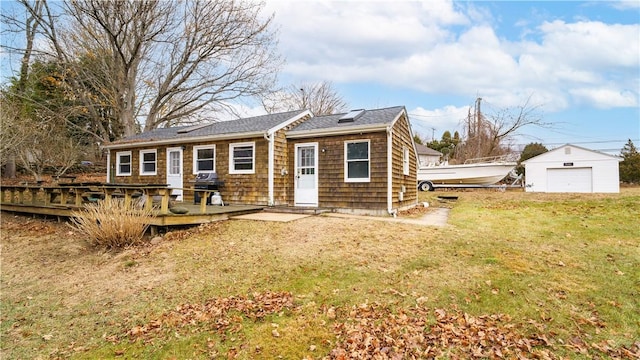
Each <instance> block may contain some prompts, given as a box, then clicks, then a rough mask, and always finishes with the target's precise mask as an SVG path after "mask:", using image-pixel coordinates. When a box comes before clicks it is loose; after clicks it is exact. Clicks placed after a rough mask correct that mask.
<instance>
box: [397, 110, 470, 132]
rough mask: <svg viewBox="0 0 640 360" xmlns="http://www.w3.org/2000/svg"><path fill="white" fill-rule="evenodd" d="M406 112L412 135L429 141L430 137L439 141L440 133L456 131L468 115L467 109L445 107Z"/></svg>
mask: <svg viewBox="0 0 640 360" xmlns="http://www.w3.org/2000/svg"><path fill="white" fill-rule="evenodd" d="M407 111H408V112H409V119H411V126H412V128H413V132H414V134H418V135H419V136H420V137H421V138H423V139H426V140H429V141H430V140H431V138H432V136H435V138H436V139H440V138H441V136H442V133H443V132H445V131H447V130H448V131H451V132H454V131H456V130H458V128H459V125H460V124H461V122H462V121H463V120H464V119H466V117H467V115H468V113H469V107H467V106H464V107H456V106H445V107H443V108H440V109H435V110H427V109H424V108H422V107H417V108H415V109H412V110H407Z"/></svg>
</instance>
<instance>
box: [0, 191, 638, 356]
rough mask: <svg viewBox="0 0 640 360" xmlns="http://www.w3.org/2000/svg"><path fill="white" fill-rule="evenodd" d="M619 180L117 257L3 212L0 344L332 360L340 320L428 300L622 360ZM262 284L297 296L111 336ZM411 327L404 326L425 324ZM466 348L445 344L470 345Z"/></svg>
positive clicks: (76, 352) (305, 224)
mask: <svg viewBox="0 0 640 360" xmlns="http://www.w3.org/2000/svg"><path fill="white" fill-rule="evenodd" d="M623 190H624V191H623V193H622V194H619V195H615V194H614V195H607V196H603V195H594V196H593V197H592V196H588V195H579V196H573V195H571V196H569V195H567V196H561V195H558V196H555V195H553V196H552V195H550V194H525V193H520V192H511V191H507V192H506V193H496V192H482V191H480V192H459V193H457V194H458V195H459V200H458V201H457V202H456V203H455V204H454V205H452V207H453V209H452V210H451V213H450V220H449V223H450V224H451V226H449V227H447V228H444V229H441V228H431V227H424V226H414V225H409V224H402V223H395V222H393V223H392V222H379V221H370V220H362V219H348V218H330V217H321V216H316V217H309V218H305V219H301V220H298V221H294V222H291V223H270V222H257V221H240V220H239V221H227V222H222V223H216V224H209V225H206V226H201V227H196V228H190V229H186V230H180V231H171V232H170V233H168V234H166V235H165V236H164V237H163V241H161V242H160V243H159V244H158V245H154V246H143V247H139V248H131V249H126V250H124V251H121V252H110V251H99V250H96V249H95V248H89V247H86V246H85V245H84V244H83V241H82V239H81V237H80V236H79V235H78V234H77V233H75V232H73V231H70V230H69V228H68V227H67V226H66V225H65V224H59V223H56V222H50V221H41V220H33V219H29V218H24V217H14V216H13V215H7V214H3V216H2V219H0V221H1V232H2V243H1V250H2V253H1V256H2V272H1V273H0V280H1V285H2V294H1V301H0V314H2V315H1V322H0V331H1V333H0V336H2V343H1V344H0V350H1V351H2V354H3V357H5V356H6V357H7V358H38V357H41V358H47V357H52V358H56V357H62V358H69V357H73V358H112V357H117V356H122V357H129V358H131V357H138V358H171V357H178V358H180V357H191V358H210V357H211V356H212V355H213V354H215V355H216V356H228V355H232V356H233V357H236V358H241V359H242V358H244V359H257V358H264V359H272V358H276V357H277V356H282V357H283V358H304V357H312V358H322V357H325V356H329V355H330V354H331V350H332V349H336V348H339V347H341V348H346V343H344V342H342V340H345V339H347V338H348V337H349V336H351V333H350V332H342V330H341V329H347V328H348V329H354V331H361V332H362V334H366V333H367V331H372V333H371V336H374V335H375V336H377V334H381V333H378V332H376V331H375V329H376V328H375V327H374V325H375V326H378V325H380V324H381V323H383V322H390V321H399V320H400V319H401V317H400V316H401V314H405V315H406V316H407V319H406V323H407V324H411V323H412V322H413V321H418V320H419V319H420V318H421V316H418V315H416V314H417V313H415V314H414V313H412V311H413V310H412V309H415V308H416V307H418V306H419V307H420V309H423V310H424V309H429V310H428V311H427V315H426V316H425V318H426V319H427V324H426V325H429V326H434V325H436V324H437V323H438V318H437V316H436V314H435V313H434V312H433V311H434V310H435V309H445V310H446V311H447V314H452V315H456V316H457V318H456V319H455V321H452V322H451V323H450V325H451V326H456V324H457V321H458V319H461V318H464V314H467V315H469V316H471V317H474V318H478V317H480V316H493V315H497V314H503V315H504V316H508V319H509V321H507V322H504V323H501V324H502V325H505V326H507V325H509V326H510V325H514V326H515V327H514V329H517V331H516V330H514V331H516V333H515V334H514V339H516V336H518V337H519V338H522V339H530V338H531V336H533V335H535V334H541V335H544V336H546V338H547V340H549V342H550V343H551V344H552V345H551V346H550V347H544V348H543V349H544V350H545V351H547V352H548V353H549V356H550V357H551V358H553V357H554V356H555V357H563V358H581V357H593V358H597V357H607V356H609V357H616V356H618V357H619V358H625V357H624V356H627V355H624V354H626V353H625V352H624V351H623V349H626V350H628V351H630V352H633V351H635V352H637V351H638V350H637V345H634V344H635V343H636V342H637V329H638V328H639V327H640V323H639V322H638V319H639V318H640V313H638V309H639V308H640V303H639V301H638V299H639V298H640V296H639V295H640V294H639V293H638V289H637V279H639V278H640V273H639V272H638V269H640V254H639V253H638V246H640V244H639V243H638V241H639V240H638V237H637V219H636V218H637V214H638V213H640V189H635V188H634V189H623ZM421 196H422V195H421ZM567 234H570V236H567ZM256 292H257V293H261V294H265V293H267V292H273V293H282V292H288V293H290V294H292V296H293V304H294V306H293V307H292V308H291V309H289V310H286V311H280V312H276V313H273V314H270V315H268V316H266V317H264V318H262V319H251V317H250V316H246V315H244V314H241V313H240V312H238V313H233V312H232V315H230V316H234V315H238V316H242V317H243V319H242V321H241V322H239V323H241V324H242V328H241V329H239V330H238V331H237V332H235V333H234V332H232V331H231V329H234V328H233V326H231V327H229V328H225V329H226V330H224V331H221V332H219V333H218V332H207V331H206V330H207V329H210V327H211V326H212V325H211V323H203V324H201V323H198V322H197V321H196V323H195V324H192V325H189V326H187V327H184V328H182V329H183V330H189V331H184V332H183V331H182V330H181V331H178V335H179V337H177V336H175V334H174V332H175V330H180V329H181V328H179V327H174V325H171V326H169V324H168V323H167V325H166V328H164V327H163V329H165V330H167V331H166V333H165V332H162V334H157V335H158V336H155V335H153V336H150V337H149V338H148V340H149V341H148V342H143V341H131V339H130V338H128V337H126V336H125V337H122V338H119V337H116V338H114V337H113V336H122V335H126V333H127V332H128V331H130V330H132V329H134V328H135V327H136V326H141V327H143V326H146V325H149V324H152V322H153V321H154V320H158V319H162V316H163V314H168V313H170V312H171V311H173V310H174V309H176V307H177V306H179V305H180V304H191V305H193V306H195V308H197V306H199V304H207V302H208V301H210V300H211V299H216V298H229V297H240V298H249V297H250V296H251V294H253V293H256ZM362 304H369V305H370V306H371V304H380V305H379V307H376V308H374V309H369V310H368V311H373V312H374V313H376V314H378V313H379V316H378V315H376V316H375V317H372V318H371V320H369V318H366V319H365V320H367V324H361V323H360V322H359V321H360V320H362V319H361V317H362V316H361V315H358V316H359V317H358V316H351V309H353V308H354V306H355V307H358V306H360V305H362ZM376 306H377V305H376ZM382 309H384V311H383V310H382ZM456 309H457V310H456ZM421 311H422V310H421ZM457 311H460V312H457ZM414 315H415V316H414ZM504 319H507V318H504ZM232 320H233V319H232ZM236 320H237V319H236ZM402 321H405V320H402ZM236 323H238V322H233V321H232V324H230V325H233V324H236ZM358 324H361V325H362V328H361V329H359V328H357V326H359V325H358ZM365 325H366V326H365ZM400 325H401V324H400ZM502 325H500V324H499V326H502ZM163 326H165V325H163ZM369 326H371V327H369ZM402 326H404V325H402ZM402 326H401V327H399V328H398V333H397V334H402V333H403V332H404V333H408V332H412V331H414V329H413V328H403V327H402ZM447 326H448V325H447ZM191 330H194V331H193V332H192V331H191ZM273 330H277V334H278V335H279V336H275V335H274V334H275V333H273ZM153 334H155V333H153ZM160 335H162V336H160ZM426 335H428V334H425V336H426ZM114 339H116V340H118V341H114ZM121 339H122V340H121ZM124 339H126V341H125V340H124ZM145 339H146V338H145ZM362 339H363V341H364V339H366V336H365V337H363V338H362ZM371 339H373V337H372V338H371ZM133 340H135V339H133ZM371 341H372V340H369V344H371ZM461 341H463V340H461ZM464 341H468V340H464ZM363 344H364V342H355V343H353V346H355V347H356V348H357V349H362V346H363ZM425 344H426V343H425ZM434 346H436V345H434ZM544 346H546V345H544ZM456 349H457V350H456ZM456 349H452V350H450V351H449V350H447V349H446V347H440V348H439V350H441V351H444V355H443V356H449V357H451V358H454V357H455V356H459V357H460V358H465V357H469V356H472V355H473V352H471V353H469V352H468V351H467V350H462V349H463V348H462V347H456ZM469 349H471V348H469ZM599 349H604V350H599ZM436 350H438V348H436ZM470 351H473V350H470ZM483 351H484V350H483ZM487 351H488V350H487ZM501 351H503V350H501ZM483 354H489V352H486V353H484V352H483ZM503 354H504V352H503ZM538 355H542V353H538ZM486 356H489V355H486ZM628 358H631V357H628Z"/></svg>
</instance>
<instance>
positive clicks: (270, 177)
mask: <svg viewBox="0 0 640 360" xmlns="http://www.w3.org/2000/svg"><path fill="white" fill-rule="evenodd" d="M264 138H265V140H267V141H268V142H269V154H268V156H269V161H268V162H269V166H268V171H267V176H268V184H269V185H268V188H269V199H268V204H269V206H273V204H274V201H273V166H274V164H273V162H274V152H275V141H274V134H273V133H271V134H269V133H264Z"/></svg>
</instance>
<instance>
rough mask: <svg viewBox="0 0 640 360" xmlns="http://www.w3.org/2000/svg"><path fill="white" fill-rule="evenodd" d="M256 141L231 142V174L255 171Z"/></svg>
mask: <svg viewBox="0 0 640 360" xmlns="http://www.w3.org/2000/svg"><path fill="white" fill-rule="evenodd" d="M255 150H256V143H255V142H246V143H234V144H229V174H253V173H255V161H256V152H255Z"/></svg>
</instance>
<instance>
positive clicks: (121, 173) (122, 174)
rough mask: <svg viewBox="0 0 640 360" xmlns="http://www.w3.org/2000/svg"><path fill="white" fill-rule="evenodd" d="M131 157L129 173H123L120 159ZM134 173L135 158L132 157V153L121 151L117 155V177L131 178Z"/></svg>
mask: <svg viewBox="0 0 640 360" xmlns="http://www.w3.org/2000/svg"><path fill="white" fill-rule="evenodd" d="M127 155H128V156H129V169H130V170H129V172H128V173H123V172H120V157H122V156H127ZM132 172H133V156H132V155H131V151H119V152H117V153H116V176H131V173H132Z"/></svg>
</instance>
